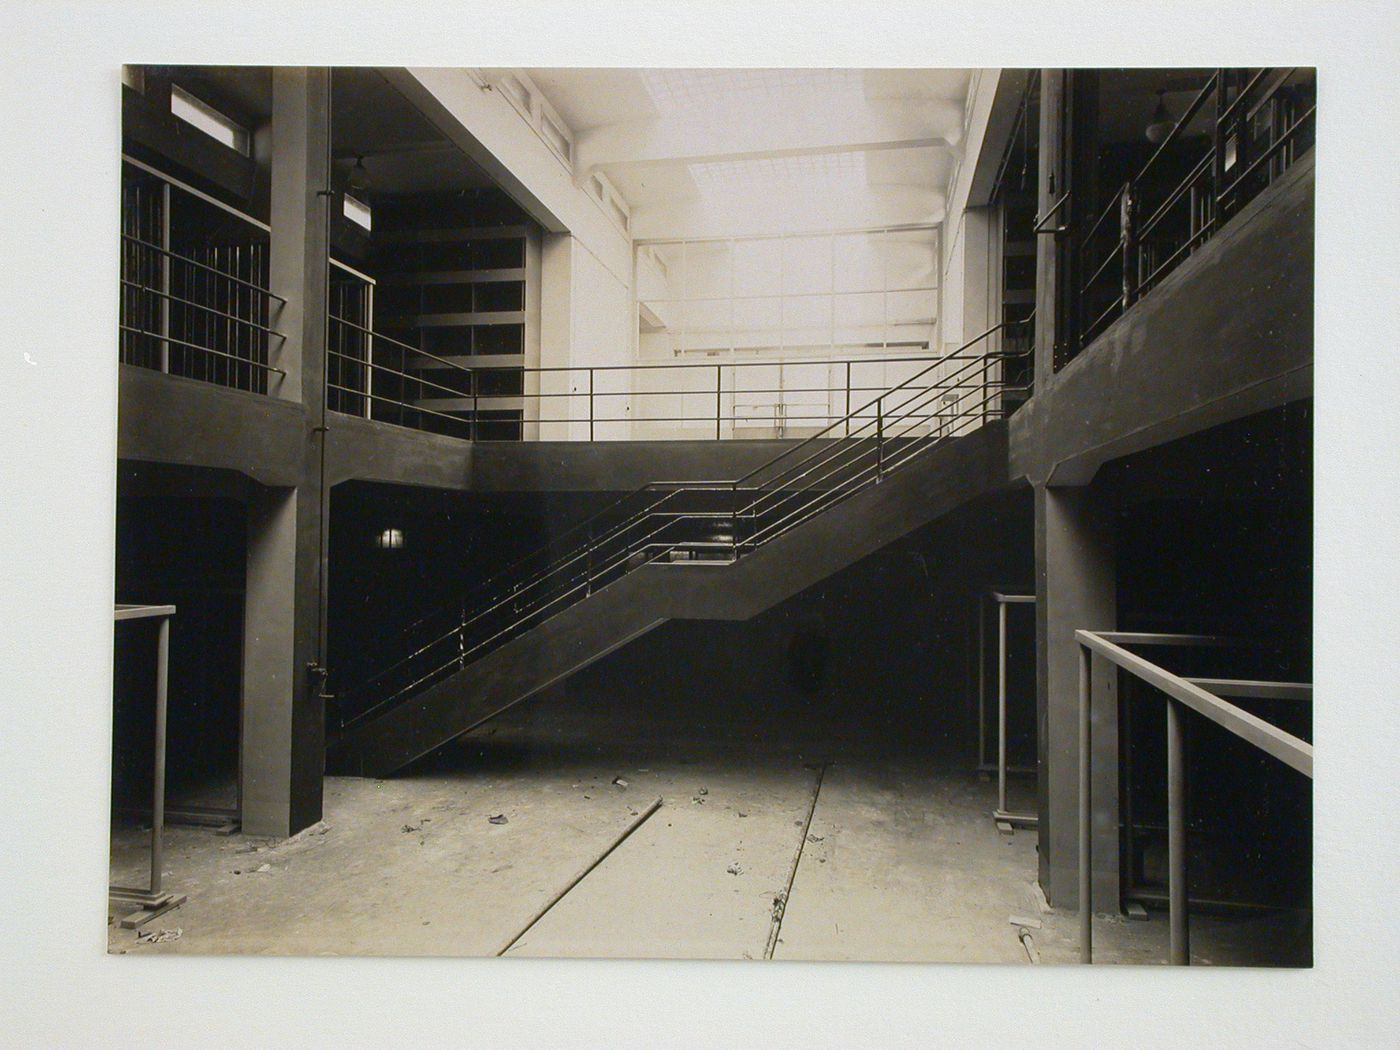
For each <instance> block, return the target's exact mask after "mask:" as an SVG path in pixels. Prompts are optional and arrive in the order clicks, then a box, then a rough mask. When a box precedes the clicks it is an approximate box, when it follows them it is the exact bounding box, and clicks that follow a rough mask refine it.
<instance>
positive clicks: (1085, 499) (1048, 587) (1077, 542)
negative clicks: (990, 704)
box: [1035, 484, 1119, 912]
mask: <svg viewBox="0 0 1400 1050" xmlns="http://www.w3.org/2000/svg"><path fill="white" fill-rule="evenodd" d="M1115 514H1116V500H1115V499H1114V498H1113V495H1112V493H1111V492H1107V491H1104V490H1103V488H1102V487H1101V486H1098V487H1096V486H1085V487H1082V488H1052V487H1050V486H1047V485H1043V484H1042V485H1037V486H1036V487H1035V562H1036V593H1037V595H1038V597H1039V601H1038V602H1037V603H1036V716H1037V718H1036V721H1037V748H1038V755H1037V759H1038V766H1039V777H1038V790H1039V799H1038V813H1039V816H1040V827H1039V832H1040V872H1039V874H1040V884H1041V888H1042V889H1044V891H1045V894H1046V897H1047V898H1048V899H1049V900H1050V902H1051V903H1052V904H1054V905H1056V906H1057V907H1069V908H1072V907H1077V903H1078V902H1077V900H1076V897H1077V885H1076V880H1077V877H1078V868H1077V864H1078V855H1077V852H1078V829H1077V826H1076V811H1077V808H1078V784H1079V779H1078V778H1079V767H1078V757H1079V745H1078V732H1077V725H1078V703H1079V665H1078V649H1077V646H1076V644H1075V641H1074V632H1075V631H1076V630H1078V629H1081V628H1084V629H1088V630H1112V629H1113V628H1114V627H1115V626H1116V622H1117V620H1116V618H1117V602H1116V579H1115V569H1116V562H1115V546H1116V544H1115V535H1116V521H1115ZM1100 664H1102V661H1099V660H1095V661H1094V668H1093V676H1094V694H1095V700H1096V703H1095V707H1094V709H1093V710H1092V711H1091V716H1090V717H1091V725H1092V731H1093V749H1094V780H1093V785H1092V794H1093V805H1094V810H1093V821H1094V836H1095V838H1094V871H1093V893H1094V907H1095V910H1097V911H1108V912H1115V911H1117V909H1118V889H1119V886H1118V717H1117V696H1116V675H1115V674H1114V673H1113V672H1112V671H1111V670H1110V669H1109V668H1108V667H1106V666H1100Z"/></svg>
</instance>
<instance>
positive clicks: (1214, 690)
mask: <svg viewBox="0 0 1400 1050" xmlns="http://www.w3.org/2000/svg"><path fill="white" fill-rule="evenodd" d="M1074 640H1075V644H1076V646H1077V648H1078V650H1079V712H1078V715H1079V815H1078V816H1079V819H1078V836H1079V858H1078V861H1079V885H1078V893H1079V898H1078V908H1079V959H1080V962H1083V963H1092V962H1093V961H1094V949H1093V943H1094V941H1093V921H1092V920H1093V913H1094V909H1093V898H1092V892H1093V890H1092V873H1093V839H1092V833H1093V812H1092V810H1093V798H1092V783H1093V780H1092V773H1093V770H1092V764H1093V752H1092V745H1093V735H1092V734H1093V729H1092V717H1091V712H1092V709H1093V703H1094V696H1093V684H1092V683H1093V678H1094V675H1093V673H1092V671H1093V668H1092V662H1093V661H1094V660H1107V661H1109V662H1110V663H1112V664H1114V665H1116V666H1117V667H1118V668H1119V669H1120V670H1123V671H1127V672H1128V673H1129V674H1132V675H1134V676H1135V677H1137V678H1139V679H1141V680H1142V681H1144V682H1146V683H1147V684H1148V685H1150V686H1152V687H1153V688H1154V689H1157V690H1158V691H1160V692H1161V693H1162V694H1164V696H1165V698H1166V702H1167V713H1166V719H1167V721H1166V731H1167V902H1168V916H1169V918H1168V922H1169V924H1170V927H1171V953H1170V961H1171V963H1172V965H1175V966H1188V965H1190V962H1191V942H1190V926H1189V915H1188V910H1189V901H1188V898H1187V887H1186V803H1187V785H1186V733H1185V726H1184V714H1185V711H1184V710H1183V709H1190V710H1192V711H1195V712H1196V713H1197V714H1199V715H1201V716H1202V717H1204V718H1206V719H1207V720H1209V721H1211V722H1214V723H1215V724H1216V725H1218V726H1220V727H1221V728H1222V729H1224V730H1225V731H1226V732H1228V733H1231V734H1233V735H1234V736H1237V737H1239V738H1240V739H1241V740H1243V741H1245V742H1246V743H1248V744H1251V745H1253V746H1254V747H1257V748H1259V749H1260V750H1261V751H1263V752H1265V753H1266V754H1269V755H1272V756H1273V757H1274V758H1276V759H1278V760H1279V761H1280V762H1282V763H1284V764H1285V765H1287V766H1288V767H1290V768H1291V769H1295V770H1297V771H1298V772H1299V773H1301V774H1303V775H1304V776H1305V777H1307V778H1308V779H1309V780H1311V779H1312V775H1313V746H1312V744H1310V743H1308V742H1307V741H1305V740H1302V739H1300V738H1299V737H1296V736H1294V735H1293V734H1291V733H1287V732H1285V731H1284V730H1282V729H1279V728H1278V727H1277V726H1274V725H1271V724H1270V723H1268V722H1266V721H1264V720H1263V719H1262V718H1260V717H1258V716H1257V715H1254V714H1251V713H1250V712H1248V711H1246V710H1245V709H1244V708H1242V707H1239V706H1237V705H1235V704H1232V703H1229V702H1228V701H1226V700H1225V699H1223V698H1224V697H1226V696H1233V697H1237V698H1244V697H1255V698H1268V699H1296V700H1310V699H1311V698H1312V686H1311V685H1310V684H1308V683H1303V682H1266V681H1244V680H1233V679H1216V678H1194V679H1193V678H1184V677H1181V676H1179V675H1175V674H1172V673H1171V672H1170V671H1168V670H1166V669H1165V668H1162V667H1160V666H1158V665H1157V664H1154V663H1152V662H1151V661H1149V660H1147V659H1145V658H1144V657H1141V656H1139V655H1137V654H1136V653H1133V652H1130V651H1129V650H1128V649H1126V648H1124V646H1128V645H1150V646H1175V645H1216V646H1225V645H1229V644H1231V642H1230V641H1229V640H1228V639H1223V638H1219V637H1215V636H1209V635H1183V634H1138V633H1131V632H1124V631H1085V630H1078V631H1075V632H1074ZM1115 695H1121V694H1115Z"/></svg>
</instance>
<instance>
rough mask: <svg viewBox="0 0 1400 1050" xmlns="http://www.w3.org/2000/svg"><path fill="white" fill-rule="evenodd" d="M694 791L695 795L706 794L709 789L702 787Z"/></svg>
mask: <svg viewBox="0 0 1400 1050" xmlns="http://www.w3.org/2000/svg"><path fill="white" fill-rule="evenodd" d="M695 793H696V794H697V795H708V794H709V793H710V789H709V788H705V787H702V788H701V789H700V790H699V791H697V792H695Z"/></svg>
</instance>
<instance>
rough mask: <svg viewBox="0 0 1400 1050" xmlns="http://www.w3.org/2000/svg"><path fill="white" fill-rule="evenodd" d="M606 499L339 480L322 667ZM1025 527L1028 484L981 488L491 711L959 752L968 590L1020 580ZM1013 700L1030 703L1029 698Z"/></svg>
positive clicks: (354, 663) (521, 717)
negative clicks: (843, 559) (856, 550)
mask: <svg viewBox="0 0 1400 1050" xmlns="http://www.w3.org/2000/svg"><path fill="white" fill-rule="evenodd" d="M615 498H617V495H616V494H613V493H596V492H594V493H490V494H487V493H475V494H471V493H443V492H437V491H432V490H423V489H412V488H404V487H396V486H387V485H378V484H371V483H362V482H351V483H347V484H345V485H341V486H337V487H336V489H335V490H334V493H333V496H332V500H333V506H332V515H331V519H332V529H331V591H330V594H331V600H330V642H331V667H332V672H333V675H334V672H335V670H336V668H337V667H339V668H342V669H344V670H345V672H346V673H347V674H349V675H350V676H351V677H354V672H355V671H357V670H358V669H359V668H361V667H363V666H364V665H365V664H371V665H375V664H382V662H383V661H384V660H385V659H387V657H388V655H389V654H390V653H391V652H393V651H395V650H394V647H395V644H396V642H395V637H394V635H395V630H396V627H397V625H399V624H402V623H404V622H407V621H408V620H410V619H412V618H414V617H416V616H419V615H422V614H425V613H427V612H429V611H431V610H433V609H435V608H440V607H442V606H443V605H445V604H449V603H451V602H454V601H456V600H458V597H459V596H460V595H461V594H462V593H463V591H464V590H466V589H467V588H468V587H471V586H472V585H473V584H474V583H475V582H477V581H479V580H480V579H482V578H484V577H485V576H487V575H489V574H490V573H492V572H496V571H499V570H500V569H501V568H503V567H504V566H505V565H507V564H508V563H509V562H510V561H511V560H512V559H514V558H516V557H519V556H521V555H523V554H526V553H528V552H530V551H532V550H534V549H536V548H538V547H539V546H541V545H542V544H545V543H548V542H551V541H553V540H557V539H558V538H559V535H560V533H562V532H563V531H564V530H565V529H567V528H568V527H569V526H570V525H571V524H573V523H575V522H578V521H580V520H583V519H584V518H585V517H587V516H588V515H589V514H591V513H594V512H596V511H597V510H598V509H601V508H602V507H603V506H604V505H606V504H607V503H609V502H611V501H612V500H613V499H615ZM1031 527H1032V516H1031V503H1030V493H1029V491H1028V490H1023V489H1018V490H1016V491H1014V492H1011V493H1002V494H998V495H996V496H992V497H987V498H984V499H982V500H979V501H977V502H975V503H973V504H970V505H968V506H967V507H965V508H963V509H962V510H960V511H958V512H956V513H953V514H950V515H948V516H947V517H946V518H944V519H941V520H940V521H939V522H936V523H934V524H933V525H931V526H927V527H925V528H924V529H922V530H920V531H919V532H917V533H915V534H913V535H911V536H910V537H908V538H907V539H906V540H904V541H901V542H899V543H896V544H892V545H891V546H889V547H887V548H885V549H884V550H882V551H880V552H879V553H877V554H875V555H873V556H871V557H869V558H867V559H865V560H864V561H861V562H859V563H857V564H856V565H854V566H852V567H851V568H849V569H847V570H845V571H843V572H841V573H838V574H837V575H835V576H833V577H831V578H830V579H828V580H826V581H824V582H823V583H820V584H818V585H816V586H814V587H811V588H809V589H808V590H807V591H805V592H803V593H801V594H799V595H797V596H796V597H794V598H792V599H790V600H789V601H787V602H784V603H782V604H781V605H779V606H777V607H775V608H773V609H771V610H769V611H768V612H766V613H764V614H762V615H760V616H758V617H755V618H754V619H753V620H750V621H740V622H720V621H698V620H690V621H671V622H669V623H666V624H664V625H663V626H662V627H660V628H658V629H657V630H656V631H654V632H652V633H651V634H648V635H645V636H643V637H642V638H640V639H638V640H637V641H635V642H633V643H631V644H630V645H628V646H625V647H624V648H623V649H621V650H619V651H618V652H616V653H614V654H613V655H612V656H609V657H607V658H605V659H604V660H602V661H600V662H599V663H598V664H596V665H594V666H593V667H591V668H589V669H587V670H585V671H582V672H580V673H579V674H577V675H575V676H574V677H573V678H571V679H570V680H569V681H568V683H567V684H566V686H565V687H564V688H563V689H562V690H559V689H556V690H553V691H549V692H547V693H546V694H544V695H541V696H537V697H535V698H533V699H532V700H530V701H529V702H527V703H525V704H522V705H520V706H519V707H518V708H516V709H515V710H514V711H513V712H512V713H511V714H510V715H508V716H506V719H507V721H509V722H512V723H515V724H521V723H524V724H527V725H528V726H529V727H530V728H531V729H532V730H534V731H538V732H540V733H541V734H543V735H546V736H548V735H557V734H563V735H565V736H568V735H577V736H580V737H583V738H585V739H588V740H604V739H605V740H609V741H613V740H618V739H628V738H631V739H637V740H645V741H646V742H648V743H651V744H656V743H661V742H664V741H666V740H677V741H680V740H685V741H703V742H707V743H711V744H714V745H716V746H721V747H725V746H744V747H748V746H771V747H774V748H778V749H783V750H790V749H794V748H795V749H798V750H804V749H805V750H806V751H808V752H810V753H812V754H817V753H819V752H820V753H822V754H849V753H855V752H870V751H874V752H877V753H878V752H884V751H894V750H902V751H907V750H918V751H923V752H927V753H937V754H941V755H949V756H956V757H957V758H958V759H959V760H965V761H968V762H969V763H971V762H973V761H975V751H976V697H975V693H974V692H973V689H974V687H975V680H976V677H975V676H976V667H975V657H974V653H973V644H972V643H974V642H975V639H976V635H975V629H976V628H975V619H974V610H975V600H976V594H977V593H978V592H979V590H983V589H985V588H986V587H988V586H992V585H997V584H1008V583H1009V584H1016V585H1020V584H1025V583H1027V582H1028V581H1030V579H1031V575H1032V550H1031V535H1032V533H1031ZM386 528H399V529H402V531H403V533H404V546H403V548H402V549H401V550H381V549H379V548H377V547H376V546H375V537H376V536H377V535H378V534H379V532H380V531H381V530H383V529H386ZM988 622H989V624H990V623H992V622H993V621H991V620H990V619H989V621H988ZM1017 630H1020V628H1019V627H1018V628H1017ZM988 637H989V657H990V656H991V655H992V654H991V651H990V650H991V638H992V635H991V634H990V633H989V636H988ZM1018 656H1019V657H1022V658H1024V659H1023V662H1022V660H1021V659H1018ZM1012 665H1013V666H1012V671H1013V675H1012V683H1013V689H1014V688H1022V689H1025V690H1027V694H1026V695H1029V690H1030V688H1031V686H1030V683H1031V681H1032V680H1033V679H1032V677H1031V676H1032V674H1033V668H1032V663H1031V660H1030V653H1029V638H1028V637H1023V636H1022V634H1016V633H1013V660H1012ZM992 666H993V665H992V664H990V663H989V668H991V667H992ZM1020 674H1024V676H1025V677H1024V681H1022V680H1021V679H1019V678H1018V677H1017V675H1020ZM990 689H991V687H990V685H989V694H988V695H989V701H990V699H991V697H992V695H993V694H992V693H991V691H990ZM1022 706H1024V707H1025V709H1026V714H1027V715H1028V716H1029V715H1030V714H1031V712H1032V708H1033V705H1029V704H1027V705H1022ZM1012 728H1013V738H1016V739H1021V740H1022V745H1023V746H1024V745H1026V744H1028V739H1026V738H1027V737H1028V734H1029V732H1030V726H1029V724H1023V723H1021V722H1020V720H1019V718H1017V719H1013V727H1012Z"/></svg>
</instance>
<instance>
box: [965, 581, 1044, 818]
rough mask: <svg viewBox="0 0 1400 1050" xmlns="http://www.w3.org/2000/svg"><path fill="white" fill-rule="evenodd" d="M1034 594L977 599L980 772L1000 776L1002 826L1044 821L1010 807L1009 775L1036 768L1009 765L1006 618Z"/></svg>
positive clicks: (1003, 592) (997, 593) (998, 593)
mask: <svg viewBox="0 0 1400 1050" xmlns="http://www.w3.org/2000/svg"><path fill="white" fill-rule="evenodd" d="M988 600H990V601H992V602H994V603H995V604H996V606H997V761H996V765H995V766H993V765H991V764H990V763H988V762H987V761H986V753H987V741H986V737H987V729H986V727H987V705H986V697H987V689H986V670H985V669H986V666H987V645H986V614H985V609H986V603H987V601H988ZM1035 600H1036V598H1035V595H1034V594H1015V593H1012V592H1011V591H1010V590H1009V589H1006V588H993V589H992V590H990V591H988V592H987V593H986V594H982V595H978V599H977V770H978V772H991V770H993V769H995V770H996V774H997V808H996V809H994V810H993V811H992V819H993V820H994V821H996V822H997V823H999V824H1010V825H1011V826H1012V827H1023V828H1033V827H1036V826H1038V825H1039V823H1040V818H1039V817H1037V816H1036V815H1035V814H1033V813H1012V812H1010V811H1009V810H1008V809H1007V808H1006V776H1007V774H1008V773H1034V772H1035V771H1036V770H1035V767H1034V766H1016V767H1012V766H1010V765H1008V764H1007V758H1006V653H1007V642H1006V619H1007V616H1006V614H1007V606H1009V605H1034V604H1035Z"/></svg>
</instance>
